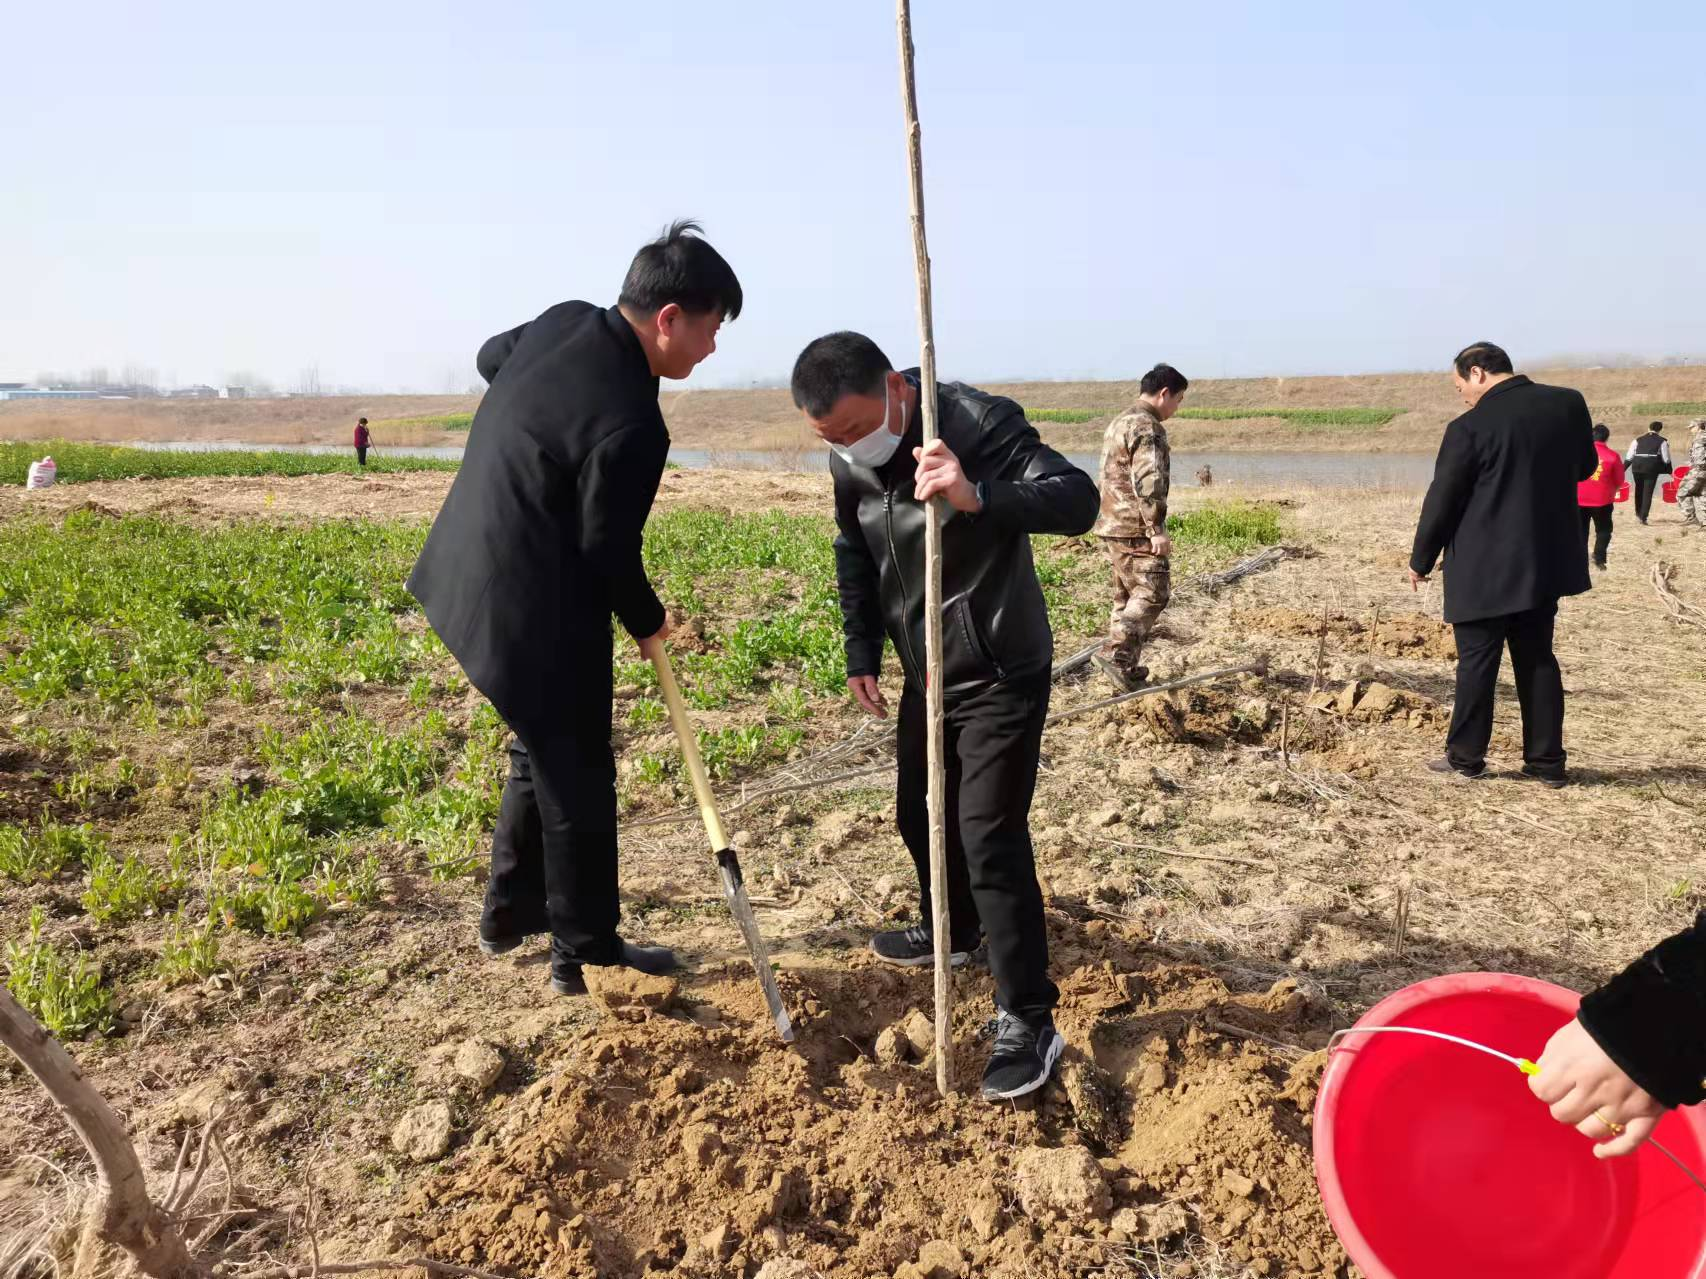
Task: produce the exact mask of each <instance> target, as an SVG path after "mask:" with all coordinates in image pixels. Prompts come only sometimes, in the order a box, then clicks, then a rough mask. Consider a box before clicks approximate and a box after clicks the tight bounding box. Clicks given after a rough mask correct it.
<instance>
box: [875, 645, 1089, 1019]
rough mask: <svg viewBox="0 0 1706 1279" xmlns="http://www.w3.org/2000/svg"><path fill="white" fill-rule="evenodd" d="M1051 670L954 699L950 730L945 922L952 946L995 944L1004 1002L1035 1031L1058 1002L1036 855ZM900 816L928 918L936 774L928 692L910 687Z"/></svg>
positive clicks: (994, 965)
mask: <svg viewBox="0 0 1706 1279" xmlns="http://www.w3.org/2000/svg"><path fill="white" fill-rule="evenodd" d="M1049 687H1050V681H1049V672H1048V671H1046V670H1044V671H1042V672H1041V673H1039V674H1038V675H1035V676H1030V677H1027V678H1026V679H1023V680H1005V681H1003V682H1001V683H999V684H995V685H992V686H991V687H989V688H987V689H985V690H983V691H982V692H979V693H976V694H973V695H972V696H970V697H967V698H965V699H963V700H959V701H956V702H955V703H953V704H952V705H950V706H949V707H948V710H947V722H946V723H945V725H944V726H943V747H944V751H943V754H944V764H945V769H946V773H947V812H946V814H945V818H946V824H947V836H948V919H949V925H948V926H949V932H950V934H951V936H950V943H951V944H952V946H953V948H954V949H955V950H972V949H975V948H976V946H977V945H978V942H979V940H980V934H982V935H983V936H986V937H987V938H988V940H989V967H990V970H991V972H992V973H993V974H994V976H995V998H996V1002H997V1003H998V1004H999V1005H1000V1006H1001V1008H1002V1009H1003V1010H1005V1011H1006V1012H1009V1013H1012V1014H1013V1015H1014V1016H1015V1017H1018V1018H1020V1019H1022V1020H1024V1021H1027V1022H1030V1023H1032V1024H1037V1023H1040V1022H1042V1021H1045V1020H1046V1019H1047V1018H1048V1017H1049V1016H1050V1015H1051V1014H1052V1012H1053V1009H1054V1006H1055V1005H1056V1004H1057V1003H1059V1002H1060V991H1059V990H1057V989H1056V988H1055V984H1054V983H1053V982H1052V981H1050V980H1049V975H1048V933H1047V931H1046V929H1045V928H1044V925H1043V894H1042V889H1041V888H1040V887H1039V886H1038V884H1037V867H1036V858H1035V854H1034V852H1033V850H1032V848H1031V830H1030V815H1031V796H1032V794H1033V793H1034V792H1035V790H1036V786H1037V759H1038V756H1039V755H1040V754H1041V752H1042V738H1043V719H1044V718H1045V717H1046V716H1047V715H1048V699H1049ZM897 733H898V736H897V741H896V747H895V753H896V756H897V763H898V765H899V769H900V775H899V778H898V782H897V786H896V793H895V815H896V823H897V825H898V826H899V827H900V835H901V838H902V839H903V840H905V841H906V847H907V851H908V852H910V853H911V854H912V862H913V865H914V866H916V867H917V869H918V890H919V891H918V909H919V912H920V918H921V919H922V921H923V923H924V926H925V927H926V928H928V927H929V926H930V921H931V918H932V916H931V901H930V819H929V806H928V792H929V774H928V772H927V771H926V759H925V755H926V747H925V705H924V694H923V693H921V692H918V691H916V690H915V689H914V688H913V687H912V685H911V684H908V685H907V687H906V691H905V692H904V693H902V694H901V699H900V722H899V725H898V729H897Z"/></svg>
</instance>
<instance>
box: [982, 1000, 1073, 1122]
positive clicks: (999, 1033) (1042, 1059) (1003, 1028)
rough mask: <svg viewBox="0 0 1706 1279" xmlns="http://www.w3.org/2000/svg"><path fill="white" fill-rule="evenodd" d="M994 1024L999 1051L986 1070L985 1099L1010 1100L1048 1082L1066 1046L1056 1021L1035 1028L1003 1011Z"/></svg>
mask: <svg viewBox="0 0 1706 1279" xmlns="http://www.w3.org/2000/svg"><path fill="white" fill-rule="evenodd" d="M992 1024H993V1025H994V1027H995V1050H994V1051H993V1052H991V1053H990V1054H989V1065H987V1066H985V1067H984V1069H983V1097H984V1100H985V1101H1008V1100H1011V1099H1012V1098H1014V1097H1023V1096H1024V1095H1025V1094H1026V1093H1033V1092H1035V1091H1036V1090H1037V1089H1039V1088H1041V1087H1042V1086H1043V1085H1044V1084H1046V1083H1047V1082H1048V1077H1049V1076H1050V1075H1051V1074H1053V1073H1054V1064H1055V1062H1057V1061H1059V1060H1060V1052H1061V1049H1062V1048H1063V1047H1064V1046H1065V1045H1064V1044H1063V1043H1062V1042H1061V1038H1060V1033H1059V1032H1058V1031H1056V1030H1055V1028H1054V1022H1053V1021H1052V1020H1051V1021H1045V1022H1044V1023H1043V1024H1042V1025H1041V1026H1035V1027H1033V1026H1028V1025H1026V1024H1025V1023H1024V1022H1022V1021H1020V1020H1019V1019H1018V1018H1017V1017H1015V1016H1013V1015H1012V1014H1011V1013H1002V1014H1001V1015H1000V1016H999V1017H997V1018H996V1019H995V1021H994V1022H993V1023H992Z"/></svg>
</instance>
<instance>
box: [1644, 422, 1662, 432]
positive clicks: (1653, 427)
mask: <svg viewBox="0 0 1706 1279" xmlns="http://www.w3.org/2000/svg"><path fill="white" fill-rule="evenodd" d="M1647 429H1648V430H1649V431H1660V432H1662V431H1663V430H1664V429H1665V424H1664V423H1663V422H1654V423H1653V424H1652V425H1651V426H1649V427H1648V428H1647Z"/></svg>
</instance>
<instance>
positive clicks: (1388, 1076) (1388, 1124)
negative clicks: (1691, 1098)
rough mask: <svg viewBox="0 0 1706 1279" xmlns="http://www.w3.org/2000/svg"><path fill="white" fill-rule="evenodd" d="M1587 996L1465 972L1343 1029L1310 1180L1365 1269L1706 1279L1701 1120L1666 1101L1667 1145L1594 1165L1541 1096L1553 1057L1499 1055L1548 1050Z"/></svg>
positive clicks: (1422, 986)
mask: <svg viewBox="0 0 1706 1279" xmlns="http://www.w3.org/2000/svg"><path fill="white" fill-rule="evenodd" d="M1579 1002H1580V996H1578V995H1576V994H1575V993H1574V992H1572V991H1568V990H1565V989H1564V988H1562V987H1560V986H1554V985H1551V984H1550V983H1548V982H1542V981H1535V980H1533V979H1531V978H1526V977H1516V976H1510V975H1507V974H1501V973H1466V974H1459V975H1455V976H1449V977H1436V978H1433V979H1431V980H1429V981H1424V982H1421V983H1419V984H1417V985H1415V986H1411V987H1408V988H1406V989H1404V990H1401V991H1398V992H1397V993H1396V994H1393V995H1391V996H1388V997H1387V998H1386V999H1384V1000H1382V1001H1381V1002H1380V1003H1379V1004H1377V1005H1375V1007H1374V1008H1372V1009H1370V1010H1369V1012H1368V1014H1367V1015H1366V1016H1364V1017H1363V1019H1362V1020H1361V1021H1359V1022H1358V1023H1357V1025H1356V1026H1355V1027H1354V1028H1353V1029H1352V1030H1351V1031H1350V1032H1344V1033H1345V1034H1346V1038H1345V1040H1344V1043H1343V1044H1342V1046H1340V1047H1338V1048H1337V1049H1336V1050H1335V1051H1334V1052H1333V1054H1332V1056H1331V1058H1330V1060H1329V1061H1328V1064H1327V1071H1326V1074H1325V1075H1324V1076H1323V1078H1322V1081H1321V1092H1320V1096H1319V1098H1318V1099H1317V1102H1316V1106H1315V1175H1316V1180H1317V1182H1318V1184H1319V1185H1320V1188H1321V1197H1322V1200H1323V1202H1324V1203H1325V1205H1326V1209H1327V1217H1328V1219H1329V1220H1330V1221H1331V1222H1332V1225H1333V1230H1334V1232H1335V1233H1336V1234H1337V1235H1338V1236H1339V1240H1340V1242H1341V1243H1343V1244H1344V1246H1345V1251H1346V1252H1347V1253H1349V1254H1350V1256H1351V1259H1352V1260H1353V1261H1354V1262H1356V1264H1357V1265H1358V1266H1360V1267H1361V1268H1362V1270H1363V1272H1364V1274H1365V1275H1367V1276H1368V1279H1441V1277H1442V1276H1447V1275H1451V1276H1464V1277H1465V1279H1467V1277H1468V1276H1494V1275H1497V1276H1501V1277H1502V1276H1516V1275H1544V1276H1546V1279H1706V1193H1703V1192H1702V1189H1703V1188H1702V1186H1701V1184H1700V1183H1699V1181H1698V1180H1697V1179H1696V1174H1695V1173H1693V1172H1691V1171H1687V1170H1688V1169H1700V1168H1702V1167H1706V1115H1701V1114H1699V1113H1698V1112H1697V1111H1696V1110H1677V1111H1670V1112H1667V1113H1665V1114H1664V1116H1663V1117H1662V1118H1660V1119H1658V1120H1657V1122H1656V1125H1655V1127H1654V1129H1653V1137H1654V1138H1655V1139H1656V1141H1657V1142H1658V1143H1662V1150H1661V1148H1660V1146H1659V1145H1655V1144H1654V1142H1648V1143H1646V1144H1644V1145H1642V1146H1641V1147H1640V1148H1639V1149H1637V1150H1636V1151H1635V1152H1634V1153H1633V1154H1631V1155H1629V1156H1628V1157H1627V1158H1622V1159H1609V1158H1600V1159H1596V1158H1595V1157H1594V1152H1595V1147H1594V1146H1593V1145H1592V1144H1590V1143H1589V1142H1587V1141H1584V1140H1583V1139H1582V1136H1581V1135H1580V1134H1579V1133H1576V1132H1571V1131H1570V1130H1569V1128H1567V1127H1565V1126H1564V1125H1563V1124H1560V1123H1558V1122H1556V1121H1555V1120H1554V1119H1553V1117H1552V1116H1551V1115H1550V1114H1548V1113H1547V1110H1546V1108H1545V1107H1544V1106H1542V1105H1540V1104H1539V1103H1537V1102H1536V1100H1535V1098H1534V1097H1533V1096H1532V1095H1531V1094H1530V1091H1529V1088H1528V1087H1527V1086H1526V1081H1525V1080H1524V1079H1523V1076H1524V1075H1529V1076H1531V1077H1532V1076H1534V1075H1536V1074H1538V1073H1541V1067H1539V1066H1538V1065H1536V1064H1535V1063H1534V1062H1531V1061H1527V1060H1526V1059H1524V1058H1521V1057H1518V1056H1515V1055H1512V1054H1509V1053H1508V1052H1506V1051H1503V1048H1508V1047H1512V1046H1526V1045H1536V1044H1542V1043H1546V1042H1547V1041H1548V1039H1550V1038H1552V1037H1553V1036H1554V1034H1555V1032H1557V1031H1558V1028H1559V1026H1560V1025H1562V1024H1563V1023H1565V1022H1567V1021H1569V1020H1570V1019H1571V1018H1573V1017H1574V1015H1575V1012H1576V1006H1577V1004H1578V1003H1579ZM1494 1045H1499V1046H1502V1047H1494ZM1565 1047H1567V1044H1566V1045H1565ZM1551 1051H1552V1047H1551V1046H1550V1045H1549V1048H1548V1053H1550V1052H1551ZM1552 1064H1553V1063H1552V1062H1550V1061H1549V1062H1548V1063H1547V1068H1548V1070H1550V1069H1551V1067H1552ZM1513 1067H1515V1069H1513ZM1519 1071H1520V1073H1519ZM1560 1077H1562V1076H1560ZM1599 1108H1601V1107H1598V1106H1596V1107H1594V1109H1599ZM1612 1121H1613V1122H1614V1123H1619V1124H1620V1126H1622V1127H1624V1132H1623V1133H1620V1134H1619V1133H1613V1132H1612V1131H1611V1129H1610V1128H1609V1127H1603V1128H1602V1127H1601V1126H1600V1125H1599V1124H1598V1123H1597V1121H1595V1120H1594V1119H1593V1118H1592V1115H1591V1110H1590V1113H1589V1114H1588V1115H1587V1116H1586V1117H1584V1121H1583V1122H1584V1123H1585V1124H1587V1125H1589V1126H1590V1127H1591V1130H1592V1131H1591V1134H1590V1135H1591V1136H1592V1137H1594V1138H1596V1139H1599V1140H1600V1141H1602V1142H1604V1140H1605V1138H1606V1137H1608V1136H1609V1137H1613V1138H1620V1137H1627V1136H1629V1135H1631V1131H1632V1129H1633V1127H1634V1126H1633V1124H1621V1123H1620V1121H1619V1119H1618V1118H1617V1116H1612ZM1673 1160H1674V1162H1673ZM1679 1165H1681V1166H1679Z"/></svg>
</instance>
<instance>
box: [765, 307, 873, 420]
mask: <svg viewBox="0 0 1706 1279" xmlns="http://www.w3.org/2000/svg"><path fill="white" fill-rule="evenodd" d="M893 371H894V365H892V364H890V363H889V357H888V356H886V355H884V354H883V352H882V348H881V347H879V346H878V345H877V344H876V343H875V342H873V341H871V339H870V338H868V337H866V336H865V335H864V334H863V333H853V332H850V331H848V330H845V329H843V330H842V331H841V332H839V333H826V334H824V336H822V337H820V338H813V339H812V340H811V341H810V342H808V343H806V349H805V350H803V351H801V352H800V358H799V359H797V360H795V361H794V373H793V376H792V378H790V379H789V383H788V384H789V386H790V387H791V388H792V389H793V392H794V407H795V408H798V409H803V410H805V414H806V416H807V417H810V418H823V417H827V416H829V411H830V410H831V409H833V408H834V407H835V406H836V405H837V404H839V403H840V402H841V397H842V396H844V395H878V394H880V393H881V392H882V389H883V377H884V375H885V374H888V373H891V372H893Z"/></svg>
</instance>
